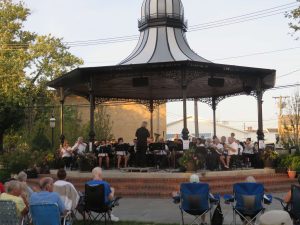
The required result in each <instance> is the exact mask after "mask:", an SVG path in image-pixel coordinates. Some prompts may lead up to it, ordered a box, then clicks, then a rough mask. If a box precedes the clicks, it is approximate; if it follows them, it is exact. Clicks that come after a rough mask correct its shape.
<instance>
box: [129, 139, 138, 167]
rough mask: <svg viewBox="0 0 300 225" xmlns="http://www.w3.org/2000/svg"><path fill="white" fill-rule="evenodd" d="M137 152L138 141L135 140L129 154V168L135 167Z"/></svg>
mask: <svg viewBox="0 0 300 225" xmlns="http://www.w3.org/2000/svg"><path fill="white" fill-rule="evenodd" d="M136 151H137V139H133V141H132V145H130V148H129V154H128V165H129V166H135V161H136Z"/></svg>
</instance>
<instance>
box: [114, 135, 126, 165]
mask: <svg viewBox="0 0 300 225" xmlns="http://www.w3.org/2000/svg"><path fill="white" fill-rule="evenodd" d="M127 152H128V145H127V144H124V140H123V138H119V139H118V144H117V145H116V155H117V160H118V164H117V167H118V169H120V168H121V167H120V166H121V161H122V160H124V167H125V168H126V167H127V162H128V157H127Z"/></svg>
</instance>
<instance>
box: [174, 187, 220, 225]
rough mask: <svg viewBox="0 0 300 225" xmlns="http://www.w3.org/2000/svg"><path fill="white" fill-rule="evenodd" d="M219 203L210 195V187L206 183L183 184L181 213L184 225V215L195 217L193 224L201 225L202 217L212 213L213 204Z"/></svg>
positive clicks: (181, 189) (181, 188)
mask: <svg viewBox="0 0 300 225" xmlns="http://www.w3.org/2000/svg"><path fill="white" fill-rule="evenodd" d="M217 202H219V199H217V198H213V197H212V196H211V195H210V193H209V185H208V184H206V183H182V184H181V185H180V206H179V208H180V211H181V219H182V224H183V225H184V214H185V213H186V214H189V215H192V216H194V217H195V218H194V220H193V221H192V223H191V225H192V224H200V223H201V221H200V218H201V216H202V215H205V214H207V213H210V219H211V209H212V203H217Z"/></svg>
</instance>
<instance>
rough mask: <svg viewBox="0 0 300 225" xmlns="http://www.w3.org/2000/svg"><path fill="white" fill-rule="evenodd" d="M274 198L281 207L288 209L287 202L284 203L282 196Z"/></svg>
mask: <svg viewBox="0 0 300 225" xmlns="http://www.w3.org/2000/svg"><path fill="white" fill-rule="evenodd" d="M274 199H275V200H277V201H279V202H280V204H281V206H282V208H283V209H284V210H285V211H288V207H289V204H287V203H285V202H284V200H283V199H282V198H278V197H274Z"/></svg>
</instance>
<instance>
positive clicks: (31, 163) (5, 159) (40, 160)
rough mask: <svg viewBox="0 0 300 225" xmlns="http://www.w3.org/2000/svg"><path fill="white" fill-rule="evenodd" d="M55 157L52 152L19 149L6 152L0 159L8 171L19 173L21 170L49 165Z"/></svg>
mask: <svg viewBox="0 0 300 225" xmlns="http://www.w3.org/2000/svg"><path fill="white" fill-rule="evenodd" d="M53 158H54V157H53V154H51V153H50V152H39V151H30V150H29V149H24V150H20V149H17V150H14V151H9V152H6V153H4V154H3V155H2V157H1V159H0V163H1V164H2V166H3V168H4V169H5V170H6V171H7V172H8V173H19V172H20V171H23V170H27V169H31V168H35V167H37V166H41V167H42V166H46V165H49V164H50V163H51V161H52V160H53Z"/></svg>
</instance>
